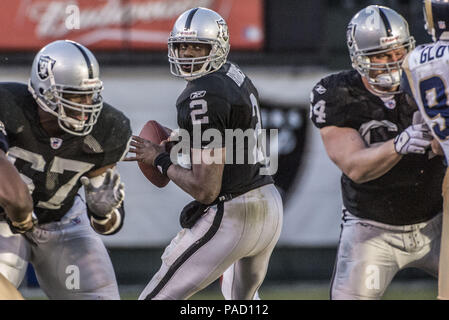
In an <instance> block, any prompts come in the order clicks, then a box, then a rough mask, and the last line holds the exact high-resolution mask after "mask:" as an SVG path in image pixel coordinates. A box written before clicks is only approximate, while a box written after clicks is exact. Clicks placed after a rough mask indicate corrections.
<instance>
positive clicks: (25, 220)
mask: <svg viewBox="0 0 449 320" xmlns="http://www.w3.org/2000/svg"><path fill="white" fill-rule="evenodd" d="M0 124H1V127H2V130H1V131H0V181H2V183H1V184H0V206H2V208H3V209H4V210H5V213H6V215H7V217H8V219H9V220H10V222H11V223H10V225H11V228H15V229H16V231H17V232H26V231H29V230H31V229H32V228H33V226H34V221H33V218H32V212H33V199H32V198H31V195H30V191H29V189H28V187H27V185H26V184H25V183H24V182H23V180H22V178H21V177H20V175H19V173H18V172H17V169H16V168H15V167H14V165H13V164H12V163H11V162H9V160H8V158H7V157H6V153H5V152H6V151H7V150H8V140H7V137H6V131H5V130H4V125H3V123H1V122H0Z"/></svg>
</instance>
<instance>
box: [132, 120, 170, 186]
mask: <svg viewBox="0 0 449 320" xmlns="http://www.w3.org/2000/svg"><path fill="white" fill-rule="evenodd" d="M169 136H170V129H168V128H166V127H163V126H161V125H160V124H159V123H158V122H157V121H155V120H150V121H148V122H147V123H146V124H145V125H144V126H143V128H142V130H141V131H140V133H139V137H141V138H143V139H146V140H150V141H151V142H153V143H157V144H159V143H160V142H161V141H163V140H165V139H167V138H168V137H169ZM137 164H138V165H139V168H140V171H142V173H143V175H144V176H145V177H146V178H147V179H148V180H149V181H150V182H151V183H152V184H154V185H155V186H156V187H159V188H163V187H165V186H166V185H167V184H168V183H169V181H170V179H169V178H168V177H166V176H164V175H163V174H161V173H160V172H159V170H158V169H157V168H156V167H155V166H152V165H148V164H145V163H142V162H138V163H137Z"/></svg>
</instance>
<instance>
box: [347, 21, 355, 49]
mask: <svg viewBox="0 0 449 320" xmlns="http://www.w3.org/2000/svg"><path fill="white" fill-rule="evenodd" d="M354 34H355V25H354V24H350V25H348V28H347V29H346V43H347V44H348V47H349V48H352V47H353V46H354Z"/></svg>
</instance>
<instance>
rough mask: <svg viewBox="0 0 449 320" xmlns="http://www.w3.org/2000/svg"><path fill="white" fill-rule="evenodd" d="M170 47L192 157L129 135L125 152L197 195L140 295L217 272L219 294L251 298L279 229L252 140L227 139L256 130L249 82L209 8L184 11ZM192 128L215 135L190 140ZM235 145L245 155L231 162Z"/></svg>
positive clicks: (274, 200)
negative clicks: (185, 160) (183, 160)
mask: <svg viewBox="0 0 449 320" xmlns="http://www.w3.org/2000/svg"><path fill="white" fill-rule="evenodd" d="M168 47H169V61H170V64H171V72H172V73H173V74H174V75H176V76H178V77H181V78H184V79H186V80H187V81H188V84H187V87H186V88H185V90H184V91H183V92H182V94H181V95H180V96H179V98H178V100H177V103H176V107H177V111H178V125H179V127H180V130H183V131H184V132H185V133H188V136H189V137H190V138H189V139H192V140H191V141H189V142H191V143H190V146H191V147H192V148H191V149H190V148H189V149H188V153H190V151H191V167H190V169H188V168H184V167H182V166H180V165H177V164H173V163H172V160H174V159H173V158H176V157H172V159H171V157H170V154H168V153H167V152H165V148H164V146H158V145H154V144H152V143H151V142H149V141H145V140H143V139H141V138H139V137H134V141H133V142H131V146H133V147H132V148H130V151H131V152H133V153H135V156H130V157H129V158H128V160H132V161H136V160H137V161H143V162H144V163H147V164H150V165H155V166H157V167H159V168H160V170H161V172H162V173H163V174H165V175H167V176H168V177H169V178H170V179H171V180H172V181H173V182H174V183H175V184H177V185H178V186H179V187H180V188H181V189H183V190H184V191H185V192H187V193H189V194H190V195H191V196H192V197H193V198H194V199H195V200H196V201H194V202H192V203H191V204H189V205H188V206H186V208H185V209H184V210H183V213H182V214H181V225H182V226H183V227H184V228H183V229H182V230H181V231H180V232H179V233H178V235H177V236H176V237H175V238H174V239H173V240H172V242H171V243H170V245H169V246H168V247H167V248H166V250H165V252H164V254H163V256H162V266H161V268H160V269H159V271H158V272H157V274H156V275H154V277H153V278H152V280H151V281H150V283H149V284H148V285H147V287H146V288H145V289H144V291H143V292H142V294H141V295H140V299H187V298H189V297H190V296H192V295H193V294H194V293H195V292H197V291H199V290H201V289H203V288H205V287H206V286H208V285H209V284H210V283H212V282H213V281H215V280H216V279H218V278H219V277H220V276H221V275H223V278H222V292H223V295H224V297H225V298H226V299H253V298H257V297H258V295H257V290H258V288H259V287H260V285H261V284H262V282H263V280H264V278H265V274H266V271H267V267H268V262H269V259H270V256H271V253H272V251H273V249H274V246H275V245H276V243H277V240H278V238H279V235H280V231H281V227H282V214H283V208H282V201H281V198H280V195H279V193H278V191H277V189H276V188H275V186H274V184H273V180H272V177H271V176H270V175H264V173H265V172H264V171H263V170H262V169H263V167H262V164H261V163H260V162H259V160H260V161H262V160H263V159H262V157H259V158H257V156H256V157H253V158H252V157H251V155H253V154H256V155H260V154H261V152H259V151H260V150H257V149H255V148H251V147H249V145H250V144H243V142H242V143H238V142H236V143H227V142H226V139H225V136H226V135H227V133H229V130H230V131H233V130H236V131H237V130H240V131H241V132H242V131H246V130H249V131H247V132H253V133H255V132H258V130H261V122H260V111H259V103H258V93H257V90H256V88H255V87H254V86H253V84H252V82H251V80H250V79H249V78H248V77H247V76H246V75H245V74H244V73H243V72H242V71H241V70H240V69H239V68H238V67H237V66H236V65H234V64H232V63H230V62H226V58H227V55H228V52H229V34H228V28H227V25H226V22H225V21H224V20H223V18H222V17H221V16H220V15H218V14H217V13H216V12H214V11H212V10H209V9H205V8H194V9H191V10H188V11H186V12H185V13H183V14H182V15H181V16H180V17H179V18H178V20H177V21H176V23H175V25H174V28H173V31H172V33H171V35H170V38H169V41H168ZM195 132H198V133H199V135H200V136H201V135H202V134H204V135H206V134H207V133H211V134H213V136H214V138H213V139H211V140H212V141H210V140H209V139H205V140H207V141H198V140H196V139H195ZM172 150H173V149H172ZM240 151H242V152H243V153H244V154H243V156H244V157H243V158H245V159H246V160H245V161H243V162H242V163H241V164H238V161H236V158H237V159H238V153H239V152H240ZM173 153H174V152H173V151H172V154H173ZM262 153H263V152H262ZM241 155H242V154H241ZM211 157H212V158H213V159H214V160H217V161H209V160H212V159H211ZM250 158H251V159H253V160H254V161H250ZM195 159H197V161H195ZM175 162H176V161H175Z"/></svg>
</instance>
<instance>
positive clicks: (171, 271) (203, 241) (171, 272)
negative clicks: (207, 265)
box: [145, 202, 224, 300]
mask: <svg viewBox="0 0 449 320" xmlns="http://www.w3.org/2000/svg"><path fill="white" fill-rule="evenodd" d="M223 213H224V203H223V202H220V203H218V205H217V213H216V214H215V218H214V221H213V222H212V226H211V227H210V228H209V230H208V231H207V232H206V234H205V235H204V236H203V237H202V238H200V239H199V240H197V241H195V242H194V243H193V244H192V245H191V246H190V247H188V248H187V250H186V251H184V253H183V254H181V255H180V256H179V257H178V259H176V261H175V262H173V264H172V265H171V266H170V268H169V269H168V270H167V273H166V274H165V275H164V277H163V278H162V279H161V281H160V282H159V283H158V285H157V286H156V287H155V288H154V289H153V291H151V292H150V293H149V294H148V295H147V296H146V297H145V300H151V299H153V298H154V297H155V296H156V295H157V294H158V293H159V292H160V291H161V290H162V289H163V288H164V287H165V285H166V284H167V283H168V281H170V279H171V278H172V276H173V275H174V274H175V272H176V271H177V270H178V269H179V268H180V267H181V266H182V265H183V263H184V262H186V261H187V259H189V258H190V257H191V256H192V255H193V254H194V253H195V252H197V251H198V250H199V249H200V248H201V247H202V246H203V245H205V244H206V243H207V242H209V241H210V240H211V239H212V237H213V236H214V235H215V234H216V233H217V231H218V229H219V228H220V225H221V221H222V220H223Z"/></svg>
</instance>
